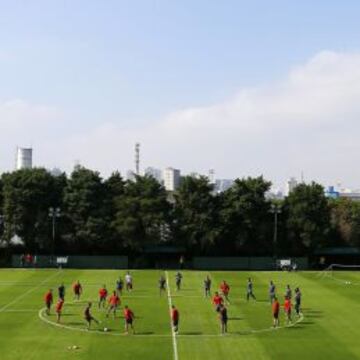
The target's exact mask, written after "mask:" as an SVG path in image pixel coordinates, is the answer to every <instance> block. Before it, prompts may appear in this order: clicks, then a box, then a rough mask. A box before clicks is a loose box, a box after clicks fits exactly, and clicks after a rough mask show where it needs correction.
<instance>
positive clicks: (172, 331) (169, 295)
mask: <svg viewBox="0 0 360 360" xmlns="http://www.w3.org/2000/svg"><path fill="white" fill-rule="evenodd" d="M165 276H166V286H167V295H168V303H169V311H170V314H171V308H172V300H171V291H170V283H169V274H168V272H167V271H165ZM170 328H171V334H172V341H173V349H174V360H178V359H179V354H178V349H177V341H176V335H175V330H174V328H173V326H172V321H171V317H170Z"/></svg>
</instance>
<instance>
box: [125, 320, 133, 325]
mask: <svg viewBox="0 0 360 360" xmlns="http://www.w3.org/2000/svg"><path fill="white" fill-rule="evenodd" d="M125 322H126V324H128V325H132V323H133V319H125Z"/></svg>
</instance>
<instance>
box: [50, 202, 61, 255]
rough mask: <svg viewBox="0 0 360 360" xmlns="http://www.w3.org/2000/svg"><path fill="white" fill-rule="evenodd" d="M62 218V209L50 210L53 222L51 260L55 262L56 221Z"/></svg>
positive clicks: (51, 208)
mask: <svg viewBox="0 0 360 360" xmlns="http://www.w3.org/2000/svg"><path fill="white" fill-rule="evenodd" d="M60 216H61V209H60V208H59V207H57V208H53V207H50V208H49V217H50V218H51V220H52V249H51V260H52V261H54V257H55V228H56V219H57V218H59V217H60Z"/></svg>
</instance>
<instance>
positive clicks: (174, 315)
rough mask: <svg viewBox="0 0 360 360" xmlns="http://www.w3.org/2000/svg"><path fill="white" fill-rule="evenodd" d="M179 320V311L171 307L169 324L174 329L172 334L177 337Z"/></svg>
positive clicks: (173, 306)
mask: <svg viewBox="0 0 360 360" xmlns="http://www.w3.org/2000/svg"><path fill="white" fill-rule="evenodd" d="M179 319H180V314H179V310H178V309H177V308H176V307H175V305H172V306H171V322H172V326H173V329H174V333H175V334H176V335H177V334H178V332H179Z"/></svg>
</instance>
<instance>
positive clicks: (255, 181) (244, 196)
mask: <svg viewBox="0 0 360 360" xmlns="http://www.w3.org/2000/svg"><path fill="white" fill-rule="evenodd" d="M270 186H271V183H270V182H268V181H266V180H264V179H263V177H262V176H260V177H257V178H246V179H236V180H235V182H234V184H233V186H232V187H231V188H230V189H228V190H227V191H225V192H224V193H223V195H222V206H221V211H220V218H221V224H222V237H221V238H222V240H221V241H222V243H223V246H224V247H226V248H227V249H229V250H231V251H237V252H239V251H240V253H241V251H242V252H243V253H244V252H245V253H252V254H269V253H271V247H272V240H271V239H272V238H271V235H270V226H269V225H270V222H269V221H270V215H269V209H270V206H269V205H270V204H269V202H268V201H267V200H266V198H265V194H266V192H267V191H268V190H269V189H270Z"/></svg>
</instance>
